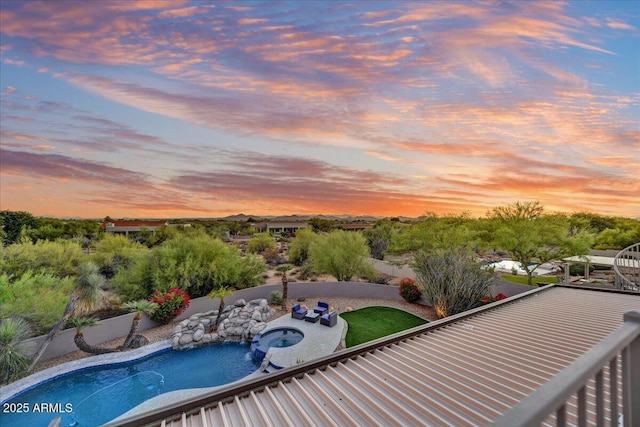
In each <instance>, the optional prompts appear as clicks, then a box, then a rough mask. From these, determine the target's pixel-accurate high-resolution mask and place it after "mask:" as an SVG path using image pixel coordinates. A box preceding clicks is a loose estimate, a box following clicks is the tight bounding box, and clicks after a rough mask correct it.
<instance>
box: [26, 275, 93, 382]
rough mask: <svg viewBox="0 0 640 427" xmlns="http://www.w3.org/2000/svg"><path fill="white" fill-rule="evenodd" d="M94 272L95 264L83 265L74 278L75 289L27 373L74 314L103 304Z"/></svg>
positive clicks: (85, 311)
mask: <svg viewBox="0 0 640 427" xmlns="http://www.w3.org/2000/svg"><path fill="white" fill-rule="evenodd" d="M96 272H97V266H96V265H95V264H90V265H83V267H82V268H81V269H80V274H79V275H78V277H77V278H76V281H75V287H74V289H73V292H72V293H71V296H70V298H69V301H68V302H67V305H66V306H65V308H64V312H63V313H62V317H61V318H60V319H59V320H58V321H57V322H56V323H55V324H54V325H53V326H52V327H51V330H50V331H49V333H48V334H47V336H46V338H45V339H44V341H43V342H42V344H40V347H39V348H38V351H37V352H36V354H35V355H34V357H33V360H32V361H31V364H30V365H29V369H28V370H29V371H31V370H33V368H34V367H35V365H36V363H38V361H39V360H40V358H41V357H42V355H43V354H44V352H45V350H46V349H47V347H48V346H49V344H51V341H52V340H53V337H54V336H56V334H57V333H58V332H60V330H62V328H63V327H64V325H65V323H66V322H67V320H69V318H70V317H71V316H72V315H73V314H74V313H76V312H82V313H87V312H90V311H91V310H92V309H95V308H96V307H99V306H101V305H102V304H103V303H104V293H103V292H102V289H101V288H100V286H101V285H102V280H100V278H98V277H95V274H96Z"/></svg>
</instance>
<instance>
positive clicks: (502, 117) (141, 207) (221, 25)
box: [0, 0, 640, 218]
mask: <svg viewBox="0 0 640 427" xmlns="http://www.w3.org/2000/svg"><path fill="white" fill-rule="evenodd" d="M638 22H640V7H638V2H635V1H631V2H628V1H590V2H582V1H575V2H571V1H569V2H542V1H527V2H522V1H514V2H500V3H495V4H494V3H486V2H483V1H477V2H474V1H466V0H465V1H459V2H456V1H446V2H445V1H419V2H410V1H406V2H389V1H380V2H342V1H308V2H298V1H291V2H287V1H283V2H277V3H275V2H263V1H228V2H204V3H203V2H199V1H191V0H176V1H171V2H149V1H142V0H140V1H135V0H131V1H126V2H123V1H109V0H106V1H100V2H76V1H55V2H38V1H2V2H0V36H1V40H0V42H1V43H0V96H1V102H0V125H1V126H0V127H1V130H0V209H2V210H19V211H28V212H31V213H32V214H34V215H36V216H53V217H66V218H76V217H78V218H103V217H105V216H107V215H108V216H111V217H112V218H124V217H126V218H220V217H226V216H230V215H236V214H239V213H244V214H246V215H250V216H255V217H260V216H266V215H269V216H279V215H292V214H299V215H343V214H344V215H354V216H358V215H371V216H376V217H398V216H404V217H410V218H416V217H420V216H423V215H425V214H430V213H435V214H437V215H441V216H442V215H460V214H463V213H467V214H469V215H470V216H472V217H483V216H485V215H486V213H487V211H489V210H490V209H492V208H493V207H497V206H504V205H507V204H510V203H514V202H516V201H539V202H540V203H541V204H542V205H543V206H544V207H545V209H546V210H547V211H548V212H564V213H573V212H592V213H596V214H599V215H604V216H621V217H631V218H639V217H640V179H638V171H639V170H640V79H639V78H638V76H639V75H640V55H638V52H640V29H639V28H638Z"/></svg>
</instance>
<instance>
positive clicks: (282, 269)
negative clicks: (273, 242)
mask: <svg viewBox="0 0 640 427" xmlns="http://www.w3.org/2000/svg"><path fill="white" fill-rule="evenodd" d="M292 268H293V265H291V264H281V265H279V266H277V267H276V270H277V271H279V272H281V273H282V311H285V310H286V309H287V296H288V294H289V280H287V271H289V270H291V269H292Z"/></svg>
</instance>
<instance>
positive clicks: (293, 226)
mask: <svg viewBox="0 0 640 427" xmlns="http://www.w3.org/2000/svg"><path fill="white" fill-rule="evenodd" d="M252 227H253V228H254V229H255V230H256V231H258V232H260V233H264V232H269V233H292V234H293V233H295V232H296V231H298V230H300V229H302V228H308V227H309V224H307V223H306V222H257V223H255V224H252Z"/></svg>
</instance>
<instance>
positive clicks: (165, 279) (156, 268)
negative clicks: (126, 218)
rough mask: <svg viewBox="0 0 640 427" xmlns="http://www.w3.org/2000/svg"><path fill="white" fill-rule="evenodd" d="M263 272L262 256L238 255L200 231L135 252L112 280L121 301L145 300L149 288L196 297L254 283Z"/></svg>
mask: <svg viewBox="0 0 640 427" xmlns="http://www.w3.org/2000/svg"><path fill="white" fill-rule="evenodd" d="M265 271H266V266H265V264H264V260H262V258H260V257H258V256H254V255H251V256H247V257H246V258H242V257H241V256H240V252H239V251H238V250H237V249H236V248H235V247H232V246H228V245H226V244H225V243H224V242H222V241H221V240H220V239H217V238H214V237H211V236H209V235H207V234H206V233H204V232H202V233H199V234H195V235H178V236H177V237H176V238H174V239H171V240H167V241H166V242H164V243H162V244H161V245H160V246H156V247H154V248H152V249H151V250H149V251H148V252H143V253H141V254H137V255H136V256H135V257H134V258H133V260H132V262H131V265H130V267H129V268H127V269H126V270H121V271H119V272H118V273H117V274H116V276H115V277H114V278H113V280H112V283H113V285H114V291H115V292H116V293H117V294H118V295H120V296H121V297H122V298H123V299H124V300H125V301H131V300H136V299H141V298H142V299H145V298H148V297H149V296H150V295H151V293H152V292H153V291H161V292H166V291H167V290H168V289H169V288H172V287H176V286H177V287H178V288H180V289H182V290H183V291H186V292H187V293H188V294H189V295H191V296H192V297H194V298H196V297H201V296H205V295H208V294H209V293H210V292H211V291H212V290H213V289H215V288H219V287H221V286H229V287H232V288H236V289H242V288H246V287H251V286H255V285H256V284H259V283H261V282H262V274H263V273H264V272H265Z"/></svg>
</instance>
